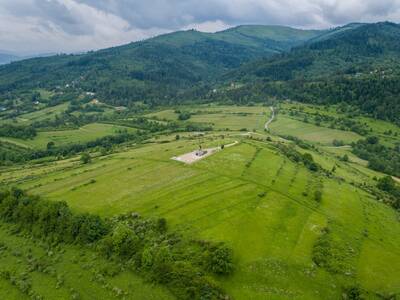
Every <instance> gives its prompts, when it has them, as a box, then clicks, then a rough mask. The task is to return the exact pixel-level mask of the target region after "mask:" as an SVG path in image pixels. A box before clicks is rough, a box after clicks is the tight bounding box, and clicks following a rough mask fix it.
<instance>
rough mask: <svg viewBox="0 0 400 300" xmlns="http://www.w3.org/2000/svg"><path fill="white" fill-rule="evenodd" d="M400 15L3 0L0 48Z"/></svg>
mask: <svg viewBox="0 0 400 300" xmlns="http://www.w3.org/2000/svg"><path fill="white" fill-rule="evenodd" d="M383 20H391V21H394V22H399V21H400V0H202V1H198V0H152V1H145V0H0V49H2V48H3V49H6V50H17V51H20V52H21V51H26V52H73V51H81V50H89V49H99V48H104V47H109V46H113V45H118V44H123V43H128V42H130V41H136V40H140V39H144V38H147V37H151V36H154V35H156V34H159V33H164V32H169V31H174V30H179V29H189V28H195V29H198V30H201V31H208V32H214V31H219V30H223V29H226V28H227V27H229V26H234V25H239V24H275V25H288V26H295V27H302V28H326V27H332V26H336V25H342V24H345V23H349V22H375V21H383Z"/></svg>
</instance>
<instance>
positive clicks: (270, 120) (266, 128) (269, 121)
mask: <svg viewBox="0 0 400 300" xmlns="http://www.w3.org/2000/svg"><path fill="white" fill-rule="evenodd" d="M270 109H271V111H272V115H271V118H269V120H268V121H267V123H265V126H264V127H265V130H267V131H269V127H268V126H269V124H271V123H272V121H273V120H274V118H275V110H274V108H273V107H272V106H271V107H270Z"/></svg>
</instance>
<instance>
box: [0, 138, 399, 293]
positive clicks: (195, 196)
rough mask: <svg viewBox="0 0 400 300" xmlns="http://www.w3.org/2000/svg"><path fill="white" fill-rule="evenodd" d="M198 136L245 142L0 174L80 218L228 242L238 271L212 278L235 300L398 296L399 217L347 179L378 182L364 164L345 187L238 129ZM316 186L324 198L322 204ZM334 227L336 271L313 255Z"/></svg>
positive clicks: (149, 150) (208, 142) (191, 144)
mask: <svg viewBox="0 0 400 300" xmlns="http://www.w3.org/2000/svg"><path fill="white" fill-rule="evenodd" d="M202 139H203V143H204V146H205V147H211V146H214V145H219V144H221V143H226V144H228V143H230V142H232V141H234V140H239V141H240V143H239V144H238V145H236V146H233V147H230V148H226V149H225V150H223V151H220V152H218V153H216V154H214V155H212V156H210V157H208V158H206V159H204V160H201V161H199V162H196V163H195V164H192V165H184V164H182V163H180V162H176V161H173V160H171V159H170V158H171V157H172V156H175V155H179V154H183V153H186V152H188V151H191V150H193V149H196V147H197V145H198V141H197V140H196V139H193V137H192V138H190V136H187V137H183V138H181V140H179V141H170V142H168V143H166V142H159V143H154V144H149V145H146V146H142V147H134V148H130V149H128V150H126V151H123V152H120V153H114V154H111V155H107V156H101V157H98V158H95V159H94V160H93V162H92V163H91V164H89V165H82V164H81V163H80V162H79V160H78V159H70V160H67V161H58V162H53V163H46V164H43V165H41V166H34V167H28V168H27V167H26V166H25V167H23V168H13V169H9V171H8V172H2V175H1V177H0V179H1V180H2V182H3V183H6V184H8V185H9V184H10V185H11V184H12V185H17V186H19V187H21V188H24V189H26V190H28V191H29V192H30V193H33V194H40V195H45V197H46V198H48V199H52V200H55V201H56V200H65V201H67V202H68V203H69V204H70V206H71V207H72V208H73V209H75V210H78V211H88V212H93V213H97V214H100V215H102V216H112V215H115V214H119V213H123V212H127V211H135V212H138V213H140V214H142V215H144V216H162V217H165V218H166V219H167V220H168V223H169V224H170V226H172V227H173V228H175V229H178V230H180V231H182V232H184V233H185V234H187V235H188V236H195V237H198V238H204V239H209V240H215V241H225V242H226V243H228V244H229V245H230V246H232V248H233V250H234V253H235V262H236V265H237V269H236V271H235V273H234V275H233V276H232V277H230V278H223V277H221V278H218V277H217V278H216V280H217V281H219V282H220V283H221V284H222V286H223V287H224V288H225V289H226V290H227V291H228V292H229V294H230V295H232V296H233V297H234V298H235V299H293V298H295V299H338V298H340V297H341V293H342V288H343V286H347V285H355V284H358V285H360V286H361V287H362V288H363V289H365V290H367V291H369V292H370V294H369V295H370V297H371V299H375V298H376V299H378V296H377V293H380V294H382V295H389V294H393V293H400V288H399V286H398V282H397V278H399V277H400V238H399V237H400V224H399V222H398V221H397V214H396V212H395V211H394V210H393V209H391V208H389V207H388V206H386V205H384V204H382V203H379V202H377V201H376V200H375V199H374V198H373V197H372V196H371V195H369V194H368V193H366V192H365V191H363V190H361V189H359V188H356V187H355V186H353V185H350V184H349V182H350V181H351V179H352V178H353V177H358V178H361V180H368V179H369V180H372V179H371V178H370V177H369V176H370V174H368V173H365V172H363V171H364V169H358V167H360V168H363V167H362V166H361V165H360V166H358V165H357V168H355V167H354V166H353V165H356V164H355V163H347V164H343V166H342V165H338V170H337V173H338V174H339V175H342V177H343V178H344V180H345V181H342V180H339V179H334V178H332V179H329V178H326V177H323V176H317V175H316V174H315V173H312V172H310V171H309V170H308V169H306V168H305V167H304V166H301V165H298V164H295V163H293V162H292V161H290V160H288V159H287V158H286V157H285V156H283V155H282V154H281V153H279V152H278V151H277V149H276V148H275V147H274V144H273V143H266V142H259V141H255V140H252V139H247V138H242V137H240V136H238V135H235V134H234V133H232V134H231V135H225V136H224V138H223V139H222V137H221V136H220V135H217V134H209V135H206V136H205V137H203V138H202ZM167 140H169V139H168V137H166V138H165V141H167ZM312 155H313V156H314V157H315V160H316V161H317V162H318V163H320V164H321V165H322V166H323V167H330V166H331V164H333V163H334V161H335V157H334V156H333V155H330V154H328V153H324V154H319V153H315V152H312ZM31 171H32V173H31ZM27 174H31V175H30V176H26V175H27ZM316 190H320V191H322V200H321V201H320V202H318V201H316V200H315V199H314V194H315V191H316ZM326 228H329V237H328V238H329V241H330V248H329V249H327V251H328V254H331V256H332V257H331V258H330V259H331V260H332V261H330V263H331V264H332V266H330V265H329V267H327V268H321V267H317V265H316V264H315V263H314V262H313V251H314V250H313V249H314V246H315V244H316V243H317V241H318V240H319V239H321V238H322V237H323V236H324V234H325V233H324V232H325V230H326ZM331 252H332V253H331ZM332 270H333V271H332Z"/></svg>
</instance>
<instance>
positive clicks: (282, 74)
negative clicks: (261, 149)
mask: <svg viewBox="0 0 400 300" xmlns="http://www.w3.org/2000/svg"><path fill="white" fill-rule="evenodd" d="M399 67H400V25H398V24H395V23H390V22H381V23H375V24H349V25H347V26H344V27H340V28H336V29H334V30H331V31H329V32H326V33H324V34H322V35H319V36H317V37H315V38H313V39H310V40H308V41H306V42H305V43H304V44H302V45H299V46H297V47H294V48H293V49H291V50H290V51H288V52H285V53H283V54H279V55H276V56H274V57H272V58H264V59H260V60H255V61H253V62H250V63H248V64H244V65H243V66H241V67H240V68H237V69H235V70H233V71H231V72H229V73H226V74H224V76H223V77H222V79H221V81H222V82H225V84H229V83H230V82H232V81H239V82H241V85H242V88H241V89H237V90H235V91H230V92H229V93H228V95H225V96H226V97H232V98H234V99H236V101H242V100H243V98H245V97H247V98H252V99H253V100H254V99H255V98H257V97H258V98H260V97H264V98H265V96H268V95H269V96H275V97H278V98H284V99H293V100H297V101H306V102H314V103H338V102H341V101H343V102H349V103H352V104H356V105H357V106H359V107H361V109H362V110H364V111H365V112H367V113H369V114H371V115H373V116H375V117H378V118H382V119H389V120H391V121H395V122H397V123H400V117H399V116H400V103H399V101H398V96H399V95H400V71H399V70H400V68H399ZM240 95H241V96H240ZM262 95H263V96H262Z"/></svg>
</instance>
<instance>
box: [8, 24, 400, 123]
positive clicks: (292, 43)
mask: <svg viewBox="0 0 400 300" xmlns="http://www.w3.org/2000/svg"><path fill="white" fill-rule="evenodd" d="M399 67H400V26H399V25H397V24H395V23H390V22H381V23H372V24H364V23H352V24H348V25H345V26H341V27H337V28H334V29H330V30H300V29H294V28H289V27H282V26H259V25H243V26H238V27H234V28H230V29H227V30H224V31H221V32H216V33H203V32H199V31H195V30H188V31H178V32H174V33H169V34H164V35H160V36H157V37H154V38H151V39H148V40H144V41H140V42H134V43H130V44H127V45H123V46H118V47H113V48H108V49H103V50H99V51H94V52H89V53H85V54H79V55H57V56H51V57H45V58H35V59H28V60H24V61H19V62H13V63H11V64H8V65H4V66H1V67H0V99H2V98H6V97H9V95H10V91H12V95H13V97H14V98H15V99H20V98H21V97H22V96H19V93H22V91H27V90H32V89H35V88H38V87H40V88H44V89H54V88H55V87H56V86H57V87H64V86H68V87H70V88H73V89H75V90H76V91H91V92H95V93H96V95H97V97H98V98H99V99H101V100H102V101H103V102H106V103H109V104H112V105H127V106H128V105H130V104H131V103H132V102H135V101H144V102H147V103H151V104H156V105H157V104H170V103H174V104H175V103H180V102H182V101H188V100H190V101H197V100H200V101H220V100H221V99H229V100H230V101H234V102H239V103H246V102H249V101H261V99H265V98H266V97H269V96H272V97H277V98H279V99H282V98H283V99H293V100H298V101H308V102H314V103H327V102H329V103H337V102H341V101H344V102H349V103H352V104H355V105H358V106H360V107H361V109H362V110H364V111H365V112H367V113H369V114H372V115H374V116H376V117H378V118H383V119H390V120H392V121H396V122H400V120H399V118H400V117H399V116H400V104H398V101H396V99H397V97H398V95H399V94H400V90H399V89H400V88H399V87H400V80H399V78H400V71H399V70H400V69H399ZM232 82H239V83H240V84H239V85H237V86H239V87H240V88H237V87H236V88H235V89H224V88H223V87H224V86H225V87H226V86H230V84H231V83H232ZM221 87H222V88H221ZM211 91H217V93H213V94H212V95H210V93H211ZM23 97H26V96H23Z"/></svg>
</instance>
